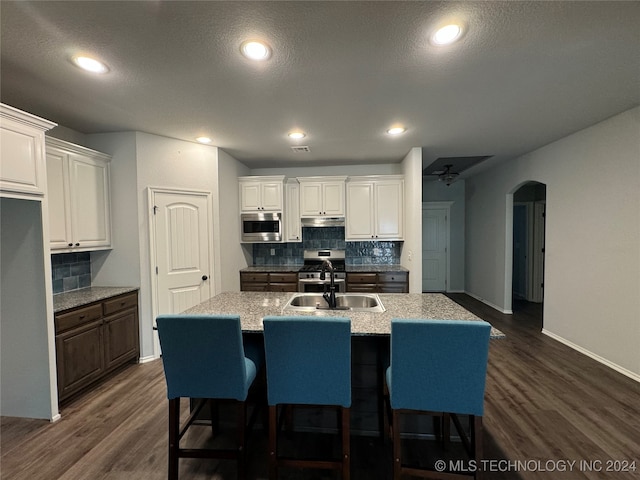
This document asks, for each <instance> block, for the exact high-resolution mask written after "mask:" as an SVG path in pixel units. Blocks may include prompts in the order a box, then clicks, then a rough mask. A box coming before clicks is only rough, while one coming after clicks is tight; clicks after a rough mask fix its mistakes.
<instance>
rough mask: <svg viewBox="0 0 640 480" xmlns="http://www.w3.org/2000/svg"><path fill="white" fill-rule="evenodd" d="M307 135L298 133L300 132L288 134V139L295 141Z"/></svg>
mask: <svg viewBox="0 0 640 480" xmlns="http://www.w3.org/2000/svg"><path fill="white" fill-rule="evenodd" d="M306 136H307V135H306V134H305V133H304V132H300V131H297V130H296V131H295V132H289V138H293V139H295V140H298V139H300V138H304V137H306Z"/></svg>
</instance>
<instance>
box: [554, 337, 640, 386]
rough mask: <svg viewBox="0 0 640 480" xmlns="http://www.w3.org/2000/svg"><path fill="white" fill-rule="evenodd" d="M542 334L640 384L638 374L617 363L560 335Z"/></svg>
mask: <svg viewBox="0 0 640 480" xmlns="http://www.w3.org/2000/svg"><path fill="white" fill-rule="evenodd" d="M542 333H544V334H545V335H546V336H548V337H550V338H553V339H554V340H557V341H558V342H560V343H564V344H565V345H566V346H568V347H570V348H573V349H574V350H576V351H578V352H580V353H582V354H583V355H586V356H587V357H590V358H593V359H594V360H595V361H596V362H599V363H602V364H603V365H605V366H607V367H609V368H611V369H613V370H615V371H616V372H618V373H621V374H622V375H624V376H625V377H629V378H630V379H632V380H635V381H636V382H639V383H640V375H639V374H637V373H635V372H632V371H631V370H627V369H626V368H624V367H621V366H620V365H618V364H617V363H613V362H612V361H611V360H607V359H606V358H604V357H601V356H600V355H598V354H596V353H593V352H592V351H590V350H587V349H586V348H584V347H581V346H580V345H577V344H575V343H573V342H571V341H570V340H567V339H566V338H563V337H561V336H560V335H556V334H555V333H553V332H550V331H549V330H546V329H544V328H543V329H542Z"/></svg>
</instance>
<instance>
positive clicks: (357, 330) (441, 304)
mask: <svg viewBox="0 0 640 480" xmlns="http://www.w3.org/2000/svg"><path fill="white" fill-rule="evenodd" d="M292 295H294V294H293V293H290V292H284V293H282V292H223V293H220V294H218V295H216V296H214V297H211V298H210V299H209V300H206V301H204V302H202V303H200V304H198V305H196V306H194V307H192V308H190V309H188V310H186V311H185V312H184V313H185V314H200V315H203V314H208V315H213V314H238V315H240V323H241V325H242V331H243V332H262V330H263V325H262V319H263V318H264V317H265V316H268V315H278V316H279V315H286V316H292V315H305V316H309V315H310V316H317V317H319V318H322V317H327V316H334V317H347V318H350V319H351V333H352V335H363V336H364V335H389V334H390V333H391V319H392V318H432V319H440V320H481V319H480V318H479V317H477V316H476V315H474V314H473V313H471V312H469V311H468V310H466V309H465V308H463V307H461V306H460V305H458V304H457V303H455V302H454V301H453V300H451V299H450V298H448V297H446V296H445V295H442V294H439V293H406V294H403V293H389V294H378V295H379V297H380V300H381V301H382V303H383V304H384V306H385V308H386V311H385V312H382V313H370V312H354V311H345V310H318V311H316V312H286V313H283V311H282V309H283V307H284V306H285V304H286V303H287V302H288V301H289V299H290V298H291V296H292ZM491 337H492V338H501V337H504V334H503V333H502V332H501V331H500V330H497V329H496V328H494V327H493V326H492V327H491Z"/></svg>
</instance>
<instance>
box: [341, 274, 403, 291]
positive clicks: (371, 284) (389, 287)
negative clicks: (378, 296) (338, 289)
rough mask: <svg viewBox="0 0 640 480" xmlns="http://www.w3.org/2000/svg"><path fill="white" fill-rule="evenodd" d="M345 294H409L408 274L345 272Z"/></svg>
mask: <svg viewBox="0 0 640 480" xmlns="http://www.w3.org/2000/svg"><path fill="white" fill-rule="evenodd" d="M347 292H360V293H409V272H377V273H375V272H368V273H355V272H347Z"/></svg>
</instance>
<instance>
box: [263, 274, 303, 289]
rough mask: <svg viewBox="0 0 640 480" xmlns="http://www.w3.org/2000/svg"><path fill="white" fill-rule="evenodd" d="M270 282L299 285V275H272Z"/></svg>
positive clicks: (270, 275)
mask: <svg viewBox="0 0 640 480" xmlns="http://www.w3.org/2000/svg"><path fill="white" fill-rule="evenodd" d="M269 282H271V285H273V284H274V283H295V284H297V283H298V274H297V273H270V274H269ZM296 286H297V285H296Z"/></svg>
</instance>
